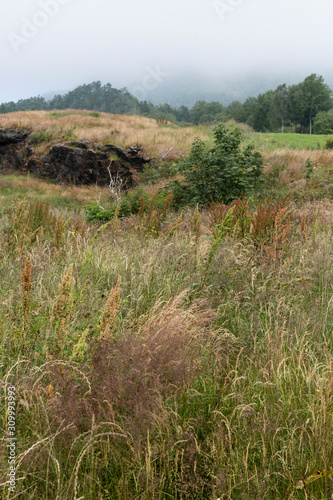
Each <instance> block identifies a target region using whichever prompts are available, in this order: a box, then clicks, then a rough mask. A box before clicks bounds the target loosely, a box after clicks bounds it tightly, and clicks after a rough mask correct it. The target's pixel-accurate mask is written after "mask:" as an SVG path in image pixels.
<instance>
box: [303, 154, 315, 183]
mask: <svg viewBox="0 0 333 500" xmlns="http://www.w3.org/2000/svg"><path fill="white" fill-rule="evenodd" d="M315 169H316V167H315V164H314V162H313V161H312V160H311V159H310V158H308V159H307V160H306V162H305V167H304V170H303V172H304V174H305V175H304V177H305V179H311V177H312V175H313V172H314V171H315Z"/></svg>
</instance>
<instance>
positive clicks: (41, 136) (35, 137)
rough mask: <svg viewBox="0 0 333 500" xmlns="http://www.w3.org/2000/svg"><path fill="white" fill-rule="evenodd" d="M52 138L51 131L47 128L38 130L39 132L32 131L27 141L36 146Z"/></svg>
mask: <svg viewBox="0 0 333 500" xmlns="http://www.w3.org/2000/svg"><path fill="white" fill-rule="evenodd" d="M52 139H53V133H52V132H51V131H49V130H40V131H39V132H34V133H33V134H31V135H30V137H29V143H30V144H31V145H32V146H38V144H41V143H42V142H49V141H52Z"/></svg>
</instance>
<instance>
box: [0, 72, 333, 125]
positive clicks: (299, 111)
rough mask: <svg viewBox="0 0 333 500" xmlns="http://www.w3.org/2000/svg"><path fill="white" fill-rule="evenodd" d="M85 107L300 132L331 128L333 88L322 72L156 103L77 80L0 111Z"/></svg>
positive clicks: (125, 90)
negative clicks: (235, 97) (239, 94)
mask: <svg viewBox="0 0 333 500" xmlns="http://www.w3.org/2000/svg"><path fill="white" fill-rule="evenodd" d="M54 109H87V110H93V111H102V112H105V113H119V114H129V115H130V114H139V115H142V116H149V117H152V118H156V119H160V120H169V121H171V122H175V123H179V124H183V123H190V124H195V125H200V124H208V123H218V122H225V121H227V120H229V119H234V120H236V121H237V122H240V123H246V124H248V125H250V126H251V127H252V128H253V129H254V130H256V131H258V132H270V131H271V132H273V131H274V132H276V131H281V132H282V133H283V132H286V131H288V132H289V131H292V132H299V133H310V134H311V133H317V134H330V133H333V101H332V91H331V89H330V88H329V87H328V86H327V85H326V84H325V83H324V79H323V77H322V76H317V75H316V74H312V75H310V76H308V77H307V78H305V80H304V81H303V82H301V83H298V84H296V85H290V86H287V85H286V84H282V85H279V86H278V87H277V89H275V90H268V91H267V92H265V93H264V94H260V95H258V97H249V98H248V99H246V101H245V102H244V103H241V102H239V101H234V102H232V103H231V104H230V105H229V106H223V104H221V103H219V102H210V103H208V102H206V101H198V102H197V103H196V104H195V105H194V106H193V107H192V108H191V109H189V108H187V107H186V106H180V107H179V108H175V107H172V106H170V105H169V104H162V105H159V106H156V105H154V104H152V103H150V102H147V101H143V102H142V101H139V100H138V99H137V98H136V97H134V96H133V95H131V94H130V93H129V92H128V90H127V89H126V88H125V89H115V88H113V87H112V85H110V84H109V83H108V84H106V85H102V84H101V82H93V83H91V84H87V85H81V86H79V87H77V88H76V89H74V90H72V91H70V92H68V93H67V94H65V95H56V96H55V97H54V98H53V99H51V100H49V101H47V100H46V99H44V98H43V97H40V96H38V97H31V98H30V99H21V100H19V101H18V102H16V103H15V102H8V103H4V104H1V105H0V113H9V112H12V111H29V110H54Z"/></svg>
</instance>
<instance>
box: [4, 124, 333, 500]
mask: <svg viewBox="0 0 333 500" xmlns="http://www.w3.org/2000/svg"><path fill="white" fill-rule="evenodd" d="M209 133H210V132H209ZM275 135H276V136H278V134H275ZM275 135H274V134H271V135H267V136H266V135H265V136H264V137H263V136H261V139H260V140H261V141H262V142H263V143H264V142H265V141H266V139H267V140H268V141H272V140H275ZM288 136H289V135H288ZM294 137H295V136H294V135H292V136H291V139H293V138H294ZM306 137H309V136H305V137H302V138H303V139H304V140H305V139H306ZM181 139H182V138H180V139H179V140H181ZM254 139H255V137H254ZM311 139H312V138H311ZM266 144H267V142H266ZM269 144H270V147H271V146H272V144H271V142H269ZM166 149H167V147H166V146H165V148H164V150H166ZM263 149H264V148H263ZM266 151H267V159H266V160H267V161H266V165H265V166H266V169H267V173H266V174H265V175H266V183H265V185H264V187H263V188H262V189H263V191H259V192H256V193H254V194H253V195H252V196H251V198H249V200H246V199H244V198H241V199H240V200H238V202H237V205H236V206H235V208H231V207H230V206H225V205H223V203H216V204H215V205H211V206H210V207H209V208H207V207H206V208H205V209H203V210H201V211H199V210H198V209H192V208H188V207H185V208H183V209H182V210H179V211H177V212H175V211H173V210H172V209H170V207H167V208H166V209H165V210H160V211H159V210H157V209H156V210H155V209H153V206H152V205H149V207H146V208H148V209H147V210H146V211H143V210H140V211H139V213H137V214H136V215H131V216H130V217H127V218H124V219H121V220H120V219H116V218H114V219H112V220H111V221H110V222H109V223H107V224H96V223H95V224H94V223H87V221H86V220H85V212H84V210H83V207H84V205H85V204H87V203H89V202H90V201H94V200H98V199H99V201H100V202H101V203H103V204H107V203H108V202H109V201H110V197H111V195H110V193H109V191H108V189H105V188H104V189H102V188H99V187H98V186H92V187H90V188H87V187H78V186H58V185H55V184H53V183H51V182H44V181H41V180H38V179H36V178H34V177H32V176H23V175H17V174H15V173H7V174H5V173H4V172H0V283H1V286H0V347H1V348H0V415H1V422H2V428H3V435H4V438H3V439H2V440H1V442H0V457H1V460H0V479H1V481H0V492H1V493H0V495H1V498H3V499H4V500H9V499H11V498H19V499H24V500H35V499H36V500H79V499H81V500H83V499H85V500H96V499H97V500H99V499H101V500H102V499H103V500H104V499H105V500H139V499H140V500H170V499H173V500H218V499H223V500H253V499H258V500H281V499H285V500H307V499H311V500H323V499H329V498H332V495H333V483H332V481H333V467H332V463H333V447H332V443H333V337H332V330H333V307H332V300H333V284H332V276H333V244H332V243H333V231H332V221H333V202H332V199H330V197H329V193H330V192H331V191H330V190H331V186H333V184H332V182H333V181H332V180H330V178H329V175H331V174H330V171H331V170H332V167H331V165H332V156H333V153H332V152H330V151H311V152H309V153H308V152H307V151H296V150H295V151H289V150H287V151H277V150H274V151H273V152H272V153H270V152H269V148H268V147H267V149H266ZM308 156H310V157H311V158H312V160H313V162H314V165H316V170H313V172H312V171H311V176H310V177H309V178H306V177H305V176H306V171H305V172H304V171H303V168H304V165H305V162H306V160H307V158H308ZM158 175H159V174H158V173H157V174H156V176H157V177H158ZM159 181H161V182H164V181H165V179H162V178H160V179H159ZM145 182H146V184H142V189H144V190H145V191H147V192H149V193H150V194H152V193H153V192H154V189H156V186H152V185H151V184H149V183H148V179H147V178H146V179H145ZM297 182H298V183H299V186H298V188H297V189H296V188H295V184H296V183H297ZM286 194H288V197H285V195H286ZM263 199H265V201H263ZM260 200H261V201H260ZM267 200H269V201H267ZM10 387H14V388H15V395H16V405H15V409H14V410H10V412H9V401H10V399H9V396H10V394H12V393H11V392H10V390H9V388H10ZM10 397H12V396H10ZM13 415H14V417H15V431H10V428H12V426H11V427H10V422H11V421H12V420H11V421H10V420H9V416H10V417H11V418H12V417H13ZM8 431H10V432H14V435H15V438H16V439H17V441H16V491H15V494H14V495H11V494H10V492H9V489H8V487H9V484H8V472H9V464H8V453H9V451H8V447H7V444H8V443H7V440H6V438H7V433H8Z"/></svg>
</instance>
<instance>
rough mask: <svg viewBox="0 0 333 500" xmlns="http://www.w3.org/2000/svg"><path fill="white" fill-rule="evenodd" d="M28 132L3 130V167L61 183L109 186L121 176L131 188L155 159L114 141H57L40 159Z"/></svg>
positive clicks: (123, 184) (0, 157) (0, 160)
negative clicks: (27, 140)
mask: <svg viewBox="0 0 333 500" xmlns="http://www.w3.org/2000/svg"><path fill="white" fill-rule="evenodd" d="M28 135H29V132H19V131H13V130H8V131H6V130H2V129H0V146H1V144H4V143H5V141H7V142H6V145H3V146H2V147H0V164H1V166H2V167H3V168H8V169H15V170H20V171H22V172H31V173H33V174H35V175H37V176H38V177H41V178H44V179H52V180H54V181H56V182H57V183H59V184H64V183H68V182H69V183H73V184H76V185H80V184H85V185H89V184H98V185H100V186H109V185H110V181H111V179H113V180H114V179H117V182H119V183H120V184H121V187H122V188H123V189H127V188H129V187H131V186H133V185H135V184H136V183H137V182H138V173H139V172H142V171H143V169H144V165H145V164H147V163H150V162H152V161H153V160H152V159H149V158H147V156H146V153H145V151H144V149H143V148H140V147H138V146H132V147H131V148H129V149H128V150H127V151H125V150H124V149H122V148H120V147H119V146H114V145H112V144H108V145H107V146H103V147H102V146H99V145H96V144H91V143H89V142H86V141H73V142H71V143H69V144H70V146H75V147H70V146H69V145H68V144H57V145H55V146H53V147H52V148H51V149H50V150H49V152H48V153H47V154H46V155H45V156H43V157H42V158H39V157H37V156H36V155H35V150H34V149H33V148H31V147H29V146H27V144H26V141H25V140H26V138H27V137H28ZM1 140H2V142H1ZM10 141H11V142H10ZM92 148H94V149H97V151H95V150H94V149H92ZM110 153H112V154H116V155H117V156H118V158H119V160H114V159H112V160H111V159H110V156H109V155H110Z"/></svg>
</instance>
